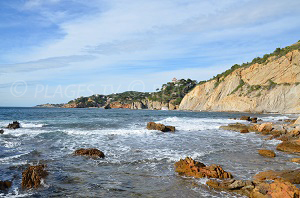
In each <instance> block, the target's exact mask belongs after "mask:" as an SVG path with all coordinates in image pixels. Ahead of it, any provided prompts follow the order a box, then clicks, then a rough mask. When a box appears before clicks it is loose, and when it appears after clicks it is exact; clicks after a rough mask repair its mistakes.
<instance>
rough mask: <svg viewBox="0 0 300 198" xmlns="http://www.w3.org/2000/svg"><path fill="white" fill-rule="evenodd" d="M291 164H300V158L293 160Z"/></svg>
mask: <svg viewBox="0 0 300 198" xmlns="http://www.w3.org/2000/svg"><path fill="white" fill-rule="evenodd" d="M291 162H296V163H298V164H300V158H292V159H291Z"/></svg>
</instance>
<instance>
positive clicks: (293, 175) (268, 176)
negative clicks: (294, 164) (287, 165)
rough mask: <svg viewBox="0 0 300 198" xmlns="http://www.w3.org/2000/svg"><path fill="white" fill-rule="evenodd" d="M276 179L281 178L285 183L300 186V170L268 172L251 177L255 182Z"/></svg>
mask: <svg viewBox="0 0 300 198" xmlns="http://www.w3.org/2000/svg"><path fill="white" fill-rule="evenodd" d="M278 178H282V179H284V180H285V181H288V182H291V183H293V184H300V169H297V170H283V171H273V170H269V171H264V172H260V173H257V174H256V175H255V176H254V177H253V179H254V180H255V181H264V180H275V179H278Z"/></svg>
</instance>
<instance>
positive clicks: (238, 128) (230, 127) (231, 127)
mask: <svg viewBox="0 0 300 198" xmlns="http://www.w3.org/2000/svg"><path fill="white" fill-rule="evenodd" d="M248 128H249V127H248V126H247V125H245V124H241V123H235V124H228V125H227V126H220V129H224V130H230V131H237V132H242V131H243V132H246V130H247V131H248ZM248 132H249V131H248Z"/></svg>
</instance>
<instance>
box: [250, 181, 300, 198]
mask: <svg viewBox="0 0 300 198" xmlns="http://www.w3.org/2000/svg"><path fill="white" fill-rule="evenodd" d="M299 195H300V192H299V189H298V188H297V187H296V186H294V185H292V184H291V183H290V182H287V181H283V180H280V179H276V180H275V181H274V182H273V183H271V184H268V183H261V184H259V185H257V186H256V187H255V188H254V190H253V191H252V192H251V193H250V198H272V197H273V198H299Z"/></svg>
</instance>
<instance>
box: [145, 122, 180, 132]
mask: <svg viewBox="0 0 300 198" xmlns="http://www.w3.org/2000/svg"><path fill="white" fill-rule="evenodd" d="M147 129H148V130H158V131H162V132H169V131H171V132H175V127H174V126H165V125H164V124H160V123H155V122H148V123H147Z"/></svg>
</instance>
